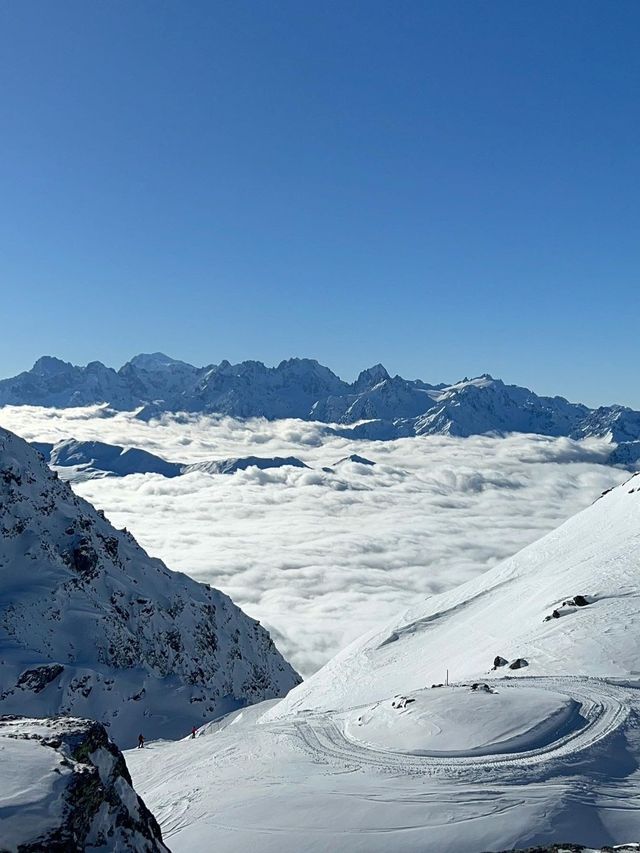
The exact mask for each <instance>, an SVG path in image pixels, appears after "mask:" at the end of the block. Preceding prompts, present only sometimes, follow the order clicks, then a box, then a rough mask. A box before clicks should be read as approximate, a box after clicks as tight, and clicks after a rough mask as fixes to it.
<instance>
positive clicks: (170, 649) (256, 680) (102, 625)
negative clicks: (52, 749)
mask: <svg viewBox="0 0 640 853" xmlns="http://www.w3.org/2000/svg"><path fill="white" fill-rule="evenodd" d="M0 532H1V534H2V535H1V538H0V712H2V713H5V714H11V713H18V714H19V713H25V714H26V713H28V714H31V715H35V714H39V715H42V716H52V715H55V714H58V713H63V714H73V715H78V716H87V717H91V718H93V719H97V720H101V721H102V722H104V723H105V725H107V726H109V727H110V728H109V730H110V733H111V735H112V736H113V737H114V738H115V739H116V740H117V741H118V742H119V743H121V744H131V743H133V742H134V741H135V739H136V737H137V735H138V733H139V732H140V731H142V732H143V733H144V734H145V735H147V736H153V737H159V736H166V737H176V736H178V735H179V734H180V733H182V732H186V731H189V729H190V728H191V726H193V725H194V724H199V723H202V722H203V721H204V720H206V719H209V718H211V716H212V715H216V714H219V713H222V712H224V711H227V710H231V709H232V708H234V707H238V706H239V705H244V704H246V703H251V702H258V701H261V700H263V699H267V698H271V697H274V696H282V695H284V694H285V693H286V692H287V690H289V689H290V688H291V687H292V686H293V685H294V684H296V683H297V682H298V680H299V678H298V676H297V675H296V673H295V672H294V671H293V670H292V668H291V667H290V666H289V664H287V663H286V661H285V660H284V659H283V658H282V656H281V655H280V653H279V652H278V651H277V649H276V648H275V646H274V645H273V642H272V640H271V638H270V636H269V634H268V633H267V632H266V631H265V630H264V628H262V627H261V626H260V625H259V623H257V622H255V621H254V620H253V619H250V618H249V617H248V616H246V615H245V614H244V613H243V612H242V611H241V610H239V608H237V607H236V606H235V605H234V604H233V603H232V601H231V600H230V599H229V598H228V597H227V596H226V595H223V594H222V593H221V592H218V591H217V590H215V589H211V588H210V587H209V586H207V585H204V584H199V583H197V582H195V581H193V580H191V579H190V578H188V577H187V576H186V575H182V574H178V573H175V572H171V571H169V570H168V569H167V567H166V566H165V565H164V563H162V562H161V561H160V560H156V559H151V558H150V557H149V556H148V555H147V553H146V552H145V551H143V549H142V548H141V547H140V546H139V545H138V544H137V542H136V541H135V539H134V538H133V536H132V535H131V534H130V533H128V532H127V531H126V530H116V529H115V528H114V527H112V526H111V524H110V523H109V521H107V520H106V518H105V517H104V515H103V514H101V513H99V512H96V510H95V509H94V508H93V507H92V506H91V505H90V504H88V503H87V502H86V501H84V500H82V499H81V498H79V497H77V496H76V495H75V494H74V493H73V492H72V490H71V488H70V487H69V486H68V485H67V484H66V483H63V482H61V481H60V480H59V479H58V478H57V476H56V475H55V473H53V472H51V471H50V470H49V469H48V468H47V466H46V465H45V463H44V462H43V460H42V457H41V456H40V455H39V454H38V453H37V452H36V451H35V450H34V449H33V448H31V447H30V446H29V445H28V444H27V443H26V442H25V441H23V440H22V439H20V438H18V437H17V436H15V435H13V434H12V433H10V432H7V431H6V430H4V429H0Z"/></svg>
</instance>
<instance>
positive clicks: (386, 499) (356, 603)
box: [0, 407, 628, 675]
mask: <svg viewBox="0 0 640 853" xmlns="http://www.w3.org/2000/svg"><path fill="white" fill-rule="evenodd" d="M0 424H2V426H5V427H7V428H8V429H11V430H13V431H14V432H17V433H18V434H19V435H22V436H23V437H24V438H27V439H28V440H38V441H52V442H55V441H58V440H60V439H62V438H69V437H74V438H77V439H92V440H96V439H97V440H100V441H106V442H109V443H114V444H121V445H125V446H133V447H140V448H143V449H145V450H148V451H150V452H152V453H156V454H158V455H160V456H163V457H164V458H165V459H168V460H171V461H179V462H186V463H191V462H201V461H204V460H209V459H221V458H226V457H232V456H247V455H256V456H297V457H299V458H300V459H301V460H302V461H303V462H305V463H306V464H307V465H309V466H311V468H312V469H314V470H305V469H294V468H280V469H270V470H264V471H262V470H258V469H256V468H250V469H247V470H246V471H240V472H238V473H236V474H234V475H232V476H225V475H213V476H212V475H209V474H203V473H192V474H187V475H184V476H182V477H178V478H176V479H172V480H169V479H165V478H163V477H161V476H159V475H155V474H153V475H151V474H150V475H132V476H129V477H125V478H122V479H117V478H106V479H102V480H93V481H89V482H86V483H82V484H78V485H77V486H76V487H75V488H76V490H77V491H78V492H79V493H80V494H81V495H82V496H83V497H86V498H87V499H88V500H90V501H91V502H92V503H93V504H95V505H96V506H97V507H99V508H102V509H104V510H105V512H106V514H107V516H108V517H109V519H110V520H111V521H112V522H113V523H114V524H115V525H116V526H118V527H122V526H126V527H127V528H129V529H130V530H131V531H132V532H133V533H134V534H135V536H136V537H137V538H138V540H139V541H140V543H141V544H142V545H143V546H144V547H145V548H146V549H147V550H148V551H149V552H150V553H151V554H153V555H154V556H159V557H161V558H162V559H163V560H165V562H166V563H167V564H168V565H169V566H170V567H171V568H172V569H176V570H180V571H183V572H186V573H187V574H189V575H191V576H193V577H194V578H196V579H198V580H202V581H207V582H209V583H211V584H212V585H214V586H216V587H218V588H219V589H222V590H223V591H224V592H226V593H228V594H229V595H230V596H231V597H232V598H233V599H234V601H235V602H236V603H237V604H239V605H240V606H241V607H242V608H243V609H244V610H246V612H247V613H249V614H250V615H251V616H254V617H255V618H258V619H260V620H261V622H262V623H263V624H264V625H266V626H267V627H268V628H269V629H270V630H271V631H272V633H273V635H274V639H275V640H276V642H277V643H278V645H279V647H280V649H281V651H282V652H283V653H284V655H285V656H286V657H287V658H288V659H289V660H290V661H291V662H292V663H293V664H294V666H296V667H297V668H298V669H299V671H300V672H302V673H303V674H304V675H309V674H310V673H312V672H313V671H314V670H315V669H317V668H318V667H319V666H321V665H322V664H323V663H325V662H326V660H328V659H329V658H330V657H331V656H332V655H334V654H335V653H336V652H337V651H339V650H340V649H341V648H342V647H344V646H345V645H346V644H347V643H348V642H350V641H351V640H352V639H354V638H355V637H356V636H358V635H359V634H361V633H363V632H364V631H367V630H369V629H372V628H374V627H376V626H379V625H380V623H381V622H384V621H386V620H387V619H389V618H391V617H393V616H394V615H395V614H396V612H397V611H400V610H402V609H404V608H407V607H410V606H413V605H414V604H415V603H416V600H417V599H419V598H421V597H424V596H427V595H430V594H432V593H437V592H441V591H442V590H445V589H448V588H450V587H452V586H454V585H456V584H458V583H461V582H462V581H465V580H468V579H469V578H471V577H474V576H475V575H477V574H478V573H479V572H482V571H485V570H486V569H488V568H490V567H491V566H493V565H494V564H495V563H496V562H498V561H499V560H501V559H503V558H505V557H508V556H510V555H511V554H512V553H514V552H515V551H517V550H518V549H520V548H521V547H523V546H524V545H526V544H528V543H529V542H532V541H533V540H535V539H537V538H538V537H539V536H541V535H543V534H544V533H546V532H548V531H549V530H551V529H552V528H554V527H556V526H557V525H558V524H560V523H561V522H562V521H564V520H565V519H566V518H568V517H569V516H570V515H572V514H573V513H575V512H577V511H578V510H580V509H582V508H584V507H585V506H587V505H588V504H589V503H591V502H592V501H593V500H594V499H595V498H596V497H597V496H598V495H599V494H600V493H601V492H602V491H603V490H604V489H606V488H609V487H611V486H613V485H615V484H617V483H619V482H621V481H622V480H624V479H625V478H626V477H627V476H628V474H626V473H625V472H623V471H620V470H617V469H614V468H611V467H609V466H606V465H605V464H604V460H605V459H606V457H607V455H608V453H609V452H610V450H611V448H610V446H609V445H608V444H606V443H605V442H604V441H601V440H597V439H591V440H587V441H584V442H576V441H571V440H570V439H566V438H559V439H552V438H545V437H541V436H524V435H514V436H510V437H508V438H505V439H496V438H490V437H483V436H477V437H473V438H467V439H456V438H448V437H444V436H429V437H422V438H409V439H400V440H397V441H392V442H367V441H350V440H348V439H344V438H338V437H335V436H330V435H327V434H326V430H325V428H324V427H323V426H322V425H320V424H313V423H307V422H301V421H279V422H275V423H270V422H267V421H263V420H252V421H249V422H241V421H236V420H233V419H231V418H219V419H218V418H212V417H193V418H175V417H171V416H166V417H165V418H163V419H162V420H161V421H158V422H152V423H144V422H141V421H137V420H135V419H134V418H133V417H132V416H131V415H130V414H128V413H124V414H123V413H121V414H118V415H116V416H114V417H105V416H104V411H103V410H101V409H100V408H99V407H92V408H89V409H68V410H51V409H38V408H31V407H21V408H15V407H7V408H5V409H2V410H0ZM352 453H357V454H360V455H361V456H364V457H366V458H368V459H371V460H372V461H374V462H375V463H376V465H375V466H373V467H371V466H367V465H360V464H357V463H352V462H346V463H343V464H341V465H339V466H338V467H337V468H336V469H335V473H333V474H331V473H325V472H323V471H322V470H321V468H322V466H328V465H332V464H333V463H335V462H336V461H337V460H339V459H341V458H344V457H345V456H348V455H350V454H352ZM573 592H575V590H567V594H569V593H573Z"/></svg>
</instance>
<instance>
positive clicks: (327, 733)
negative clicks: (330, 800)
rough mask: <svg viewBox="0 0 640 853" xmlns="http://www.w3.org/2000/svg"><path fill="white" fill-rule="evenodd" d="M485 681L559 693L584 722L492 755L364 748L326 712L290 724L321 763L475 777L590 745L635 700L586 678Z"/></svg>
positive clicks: (604, 735)
mask: <svg viewBox="0 0 640 853" xmlns="http://www.w3.org/2000/svg"><path fill="white" fill-rule="evenodd" d="M491 683H492V684H493V685H494V686H496V687H497V688H498V689H500V690H505V689H508V690H512V689H516V690H517V689H522V688H523V687H527V686H529V687H536V688H542V689H546V690H553V691H554V692H557V693H564V694H565V695H567V696H569V697H570V698H572V699H574V700H575V701H577V702H578V703H579V704H580V714H581V716H582V717H583V718H584V720H585V722H584V724H583V725H582V726H581V727H580V728H573V729H571V730H570V731H568V732H564V733H563V732H562V731H559V732H558V737H557V739H556V740H554V741H553V742H551V743H549V744H547V745H545V746H542V747H538V748H535V749H530V750H524V751H520V752H513V753H502V754H492V755H460V754H447V753H437V754H432V755H412V754H406V753H399V752H393V751H391V750H384V749H380V748H376V747H371V746H367V745H365V744H362V743H359V742H357V741H353V740H351V739H350V738H348V737H347V736H346V734H345V732H344V730H343V728H342V727H341V725H340V723H339V718H338V720H336V715H331V713H330V712H328V713H325V714H313V715H309V716H308V717H306V718H305V719H302V720H300V719H296V720H294V721H293V727H294V729H295V732H296V735H297V737H298V738H299V739H300V741H301V743H302V746H303V748H304V750H305V751H307V752H308V753H310V754H311V755H312V756H313V757H314V759H315V760H317V761H320V762H322V763H329V764H338V765H342V766H343V767H347V768H349V769H371V770H377V771H383V772H385V771H386V772H392V773H394V772H395V773H404V774H411V775H429V776H433V775H447V776H460V775H466V773H467V772H469V773H471V774H473V775H474V776H475V775H477V772H478V771H483V770H484V771H488V770H492V769H496V770H498V769H500V770H508V769H510V768H512V769H513V770H517V771H522V770H525V769H527V768H533V767H535V766H537V765H539V764H541V763H544V762H548V761H551V760H556V759H561V758H566V757H567V756H569V755H573V754H575V753H577V752H581V751H583V750H586V749H590V748H591V747H593V746H594V745H595V744H596V743H598V742H600V741H603V740H604V739H606V738H608V737H609V736H610V735H612V734H613V733H614V732H615V731H616V730H617V729H618V728H620V726H622V725H623V723H624V722H625V720H626V719H627V717H628V715H629V713H630V712H631V706H632V704H634V699H635V697H633V696H630V693H632V692H633V691H631V690H629V689H628V688H625V687H622V686H618V685H615V684H611V683H609V682H607V681H604V680H599V679H591V678H577V677H570V676H567V677H553V678H551V677H549V678H518V679H514V680H513V681H511V682H507V681H504V680H501V681H494V682H491ZM636 701H637V700H636Z"/></svg>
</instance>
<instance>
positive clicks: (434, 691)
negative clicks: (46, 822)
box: [128, 476, 640, 853]
mask: <svg viewBox="0 0 640 853" xmlns="http://www.w3.org/2000/svg"><path fill="white" fill-rule="evenodd" d="M639 565H640V476H637V477H634V478H633V479H631V480H630V481H629V482H627V483H625V484H623V485H621V486H618V487H617V488H615V489H614V490H613V491H611V492H610V493H608V494H606V495H605V496H603V497H602V498H601V499H599V500H597V501H596V502H595V503H594V504H593V505H592V506H590V507H589V508H587V509H586V510H584V511H583V512H581V513H580V514H579V515H577V516H576V517H574V518H572V519H571V520H570V521H568V522H566V523H565V524H564V525H562V526H561V527H560V528H558V530H556V531H554V532H553V533H551V534H549V535H547V536H546V537H544V538H543V539H541V540H540V541H539V542H537V543H535V544H533V545H531V546H528V547H527V548H525V549H524V550H523V551H521V552H520V553H519V554H517V555H516V556H515V557H513V558H511V559H509V560H507V561H505V562H504V563H502V564H501V565H499V566H497V567H496V568H494V569H492V570H490V571H489V572H487V573H485V574H484V575H482V576H480V577H478V578H477V579H476V580H474V581H471V582H470V583H467V584H465V585H464V586H462V587H460V588H459V589H458V590H454V591H452V592H450V593H445V594H443V595H439V596H434V597H432V598H430V599H428V600H427V601H426V602H423V603H422V604H421V605H419V606H416V607H415V608H414V610H413V612H412V613H409V614H406V615H405V616H403V617H401V618H399V619H395V620H394V621H393V622H392V623H391V624H390V625H388V626H387V627H385V628H383V629H382V630H377V631H375V632H371V633H370V634H369V635H368V636H367V637H364V638H362V639H361V640H359V641H357V642H356V643H354V644H353V645H352V646H351V647H350V648H349V649H347V650H346V651H345V652H344V653H342V654H341V655H338V657H337V658H336V659H334V660H333V661H331V662H330V663H329V664H328V665H327V666H326V667H324V668H323V669H322V670H321V671H320V672H318V673H317V674H316V675H315V676H314V677H313V678H311V679H310V680H309V682H307V683H305V684H302V685H300V686H299V687H298V688H296V689H295V690H293V691H292V692H291V693H290V694H289V695H288V696H287V697H285V698H284V699H283V700H281V701H280V702H270V703H264V704H263V705H254V706H253V707H252V708H250V709H248V710H247V711H243V712H241V713H238V714H234V715H231V716H229V717H227V718H225V719H223V720H221V721H220V723H218V724H216V723H211V724H208V725H207V726H205V727H203V728H202V729H201V730H200V731H199V732H198V736H197V737H196V738H194V739H192V740H184V741H181V742H179V743H173V744H169V743H154V744H151V749H150V750H149V751H148V753H147V754H145V755H137V754H135V753H134V754H130V755H129V756H128V760H129V761H130V765H131V768H132V774H133V778H134V780H135V783H136V785H137V786H138V787H139V789H140V790H141V791H142V793H143V796H144V797H145V798H146V800H147V801H148V802H149V803H150V804H152V807H153V808H154V809H155V813H156V816H157V817H158V819H159V821H160V824H161V826H162V827H163V832H164V833H165V834H166V837H167V842H168V843H169V844H170V845H171V847H172V849H173V850H174V851H176V853H180V851H190V853H197V851H204V850H207V849H209V847H210V844H211V843H212V841H213V842H215V848H216V850H218V851H222V853H225V851H227V852H228V853H230V851H236V850H241V849H259V850H260V851H262V853H270V851H274V853H275V851H283V853H293V851H299V850H302V849H304V850H305V851H310V853H315V851H317V852H318V853H319V851H334V850H345V849H348V850H350V851H354V853H365V851H366V853H387V851H389V850H393V851H398V853H418V851H420V853H421V852H422V851H424V850H434V851H435V850H437V851H438V853H461V852H462V851H464V853H481V851H491V850H493V851H497V850H503V851H504V850H511V849H513V848H525V847H528V846H533V845H552V844H554V843H557V842H559V841H562V840H563V839H566V840H571V841H572V842H575V843H578V844H584V845H587V846H588V847H589V849H599V848H600V847H601V846H603V845H610V844H626V843H628V842H634V843H636V844H637V843H638V842H639V841H640V672H639V671H638V659H639V657H640V630H639V628H640V624H639V623H640V607H639V606H638V603H639V600H640V574H639V569H638V566H639ZM578 596H582V597H578ZM583 599H584V601H586V602H587V603H584V601H583ZM554 610H556V611H558V613H559V616H558V617H556V618H554V617H553V616H552V618H551V619H549V620H547V621H545V617H546V616H548V615H550V614H552V613H553V611H554ZM496 658H497V661H496ZM525 659H526V664H524V663H523V661H524V660H525ZM494 661H496V663H497V664H498V667H497V669H495V670H493V669H492V667H493V665H494ZM503 661H504V664H503V663H502V662H503ZM516 661H519V662H520V666H519V668H517V669H510V668H509V664H510V663H515V662H516ZM447 666H448V667H449V669H450V674H452V675H453V676H454V677H455V679H456V683H455V684H451V685H449V686H447V685H446V675H445V673H446V667H447ZM505 675H506V676H507V677H505ZM435 678H437V679H438V683H436V684H435V685H434V686H432V687H430V686H429V681H430V680H431V679H435ZM440 681H444V682H445V684H441V683H440ZM166 767H171V768H172V773H171V778H167V774H166V772H165V771H164V770H163V769H162V768H166ZM560 849H561V848H560Z"/></svg>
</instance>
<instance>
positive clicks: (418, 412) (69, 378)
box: [0, 353, 640, 464]
mask: <svg viewBox="0 0 640 853" xmlns="http://www.w3.org/2000/svg"><path fill="white" fill-rule="evenodd" d="M99 403H105V404H107V405H108V407H110V408H112V409H118V410H134V409H139V410H140V412H139V415H138V416H139V417H140V418H146V419H152V418H154V417H156V416H158V415H161V414H162V413H164V412H202V413H217V414H223V415H230V416H233V417H239V418H247V417H265V418H268V419H277V418H302V419H306V420H316V421H321V422H324V423H327V424H332V425H337V426H336V427H334V429H336V430H337V431H338V432H340V433H341V434H344V435H346V436H348V437H352V438H358V437H361V438H367V439H380V440H384V439H392V438H398V437H404V436H412V435H430V434H445V435H454V436H469V435H477V434H481V433H488V432H498V433H502V432H505V433H506V432H527V433H537V434H541V435H550V436H570V437H572V438H583V437H588V436H598V437H607V438H609V439H610V440H611V442H613V443H614V444H616V445H617V448H616V450H615V451H614V457H613V458H612V461H613V462H614V463H622V464H631V463H632V462H634V461H635V460H636V459H638V458H640V412H637V411H634V410H633V409H629V408H627V407H624V406H602V407H600V408H597V409H590V408H588V407H587V406H584V405H582V404H580V403H570V402H568V401H567V400H565V399H564V398H563V397H541V396H539V395H537V394H535V393H534V392H533V391H530V390H529V389H528V388H522V387H520V386H517V385H506V384H505V383H504V382H502V381H501V380H499V379H493V378H492V377H491V376H489V375H487V374H485V375H483V376H480V377H478V378H476V379H471V380H469V379H464V380H463V381H461V382H457V383H455V384H453V385H451V384H446V383H441V384H437V385H432V384H429V383H427V382H423V381H421V380H407V379H403V378H402V377H400V376H393V377H392V376H390V375H389V373H388V372H387V371H386V370H385V368H384V367H383V366H382V365H381V364H378V365H375V366H374V367H371V368H368V369H367V370H363V371H362V372H361V373H360V375H359V376H358V378H357V379H356V381H355V382H352V383H348V382H344V381H343V380H342V379H340V378H339V377H338V376H336V375H335V373H333V372H332V371H331V370H329V368H327V367H324V366H323V365H321V364H319V363H318V362H317V361H314V360H312V359H290V360H288V361H283V362H281V364H279V365H278V366H277V367H265V365H264V364H262V363H261V362H258V361H244V362H241V363H240V364H235V365H233V364H230V363H229V362H228V361H222V362H221V363H220V364H218V365H209V366H207V367H194V366H193V365H190V364H187V363H186V362H183V361H177V360H175V359H172V358H169V357H168V356H166V355H163V354H162V353H154V354H143V355H138V356H136V357H135V358H132V359H131V361H129V362H127V363H126V364H125V365H124V366H123V367H121V368H120V369H119V370H117V371H116V370H114V369H112V368H110V367H106V366H105V365H104V364H102V363H101V362H98V361H94V362H91V363H90V364H88V365H87V366H86V367H76V366H74V365H72V364H69V363H67V362H64V361H61V360H60V359H57V358H52V357H49V356H45V357H43V358H40V359H38V361H37V362H36V363H35V365H34V366H33V368H32V369H31V370H29V371H26V372H24V373H21V374H19V375H18V376H15V377H13V378H12V379H4V380H2V381H0V406H2V405H36V406H56V407H69V406H86V405H92V404H99Z"/></svg>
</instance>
